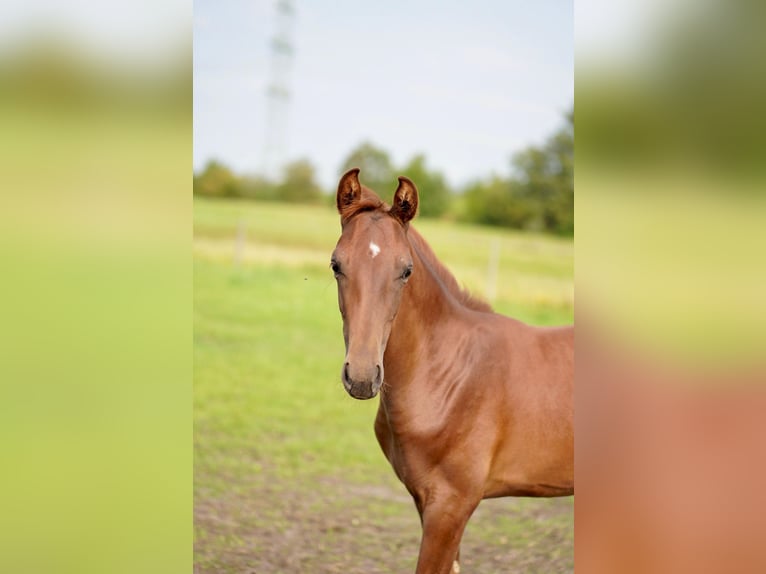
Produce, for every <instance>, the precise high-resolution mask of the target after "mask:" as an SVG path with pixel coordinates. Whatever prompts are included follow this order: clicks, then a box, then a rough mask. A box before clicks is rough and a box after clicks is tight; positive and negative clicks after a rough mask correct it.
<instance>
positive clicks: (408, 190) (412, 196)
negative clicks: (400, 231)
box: [390, 177, 418, 225]
mask: <svg viewBox="0 0 766 574" xmlns="http://www.w3.org/2000/svg"><path fill="white" fill-rule="evenodd" d="M417 211H418V189H417V188H416V187H415V184H414V183H412V182H411V181H410V180H409V179H407V178H406V177H400V178H399V187H397V188H396V193H394V203H393V205H392V206H391V212H390V213H391V215H393V216H394V217H395V218H396V219H398V220H399V221H401V222H402V223H403V224H405V225H406V224H407V223H409V221H410V220H411V219H412V218H413V217H415V213H417Z"/></svg>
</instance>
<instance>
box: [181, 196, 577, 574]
mask: <svg viewBox="0 0 766 574" xmlns="http://www.w3.org/2000/svg"><path fill="white" fill-rule="evenodd" d="M415 225H416V227H417V228H418V229H419V231H421V233H422V234H423V235H424V236H425V238H426V239H427V240H428V241H429V242H430V244H431V245H432V247H433V248H434V250H435V252H436V253H437V255H438V256H439V257H440V258H441V259H442V261H444V262H445V263H446V264H447V265H448V267H449V268H450V269H451V270H452V271H453V272H454V273H455V275H456V277H457V278H458V280H459V281H460V282H462V283H464V284H465V285H466V286H467V287H468V288H470V289H471V290H472V291H473V292H474V293H476V294H478V295H484V293H485V289H486V288H487V262H488V257H489V253H490V249H491V247H490V246H491V245H492V244H493V242H495V244H496V245H498V246H499V270H498V273H497V277H498V280H497V286H496V293H497V299H496V301H495V302H494V304H495V308H496V309H497V310H498V311H501V312H503V313H506V314H510V315H513V316H515V317H517V318H519V319H522V320H524V321H527V322H530V323H535V324H561V323H568V322H571V321H572V316H573V310H572V301H573V288H572V274H573V262H572V243H571V241H566V240H558V239H552V238H549V237H544V236H534V235H528V234H517V233H511V232H506V231H498V230H493V229H485V228H478V227H469V226H458V225H454V224H448V223H443V222H432V221H416V222H415ZM338 235H339V223H338V219H337V216H336V215H335V213H334V212H333V211H332V210H330V209H328V208H323V207H304V206H286V205H280V204H266V203H252V202H237V201H211V200H199V199H196V200H195V206H194V291H195V293H194V300H195V308H194V366H195V376H194V417H195V427H194V441H195V445H194V446H195V463H194V464H195V480H194V482H195V570H196V571H197V572H200V573H202V572H205V573H207V572H211V573H212V572H258V573H292V572H347V573H355V572H359V573H374V572H380V573H386V572H407V571H411V570H414V564H415V560H416V556H417V546H418V541H419V535H420V525H419V521H418V518H417V513H416V511H415V509H414V505H413V504H412V502H411V500H410V498H409V495H408V494H407V493H406V491H405V489H404V487H403V486H402V485H401V484H400V483H398V481H397V480H396V478H395V477H394V475H393V472H392V471H391V469H390V467H388V463H387V462H386V461H385V459H384V457H383V455H382V453H381V452H380V449H379V447H378V445H377V443H376V441H375V438H374V435H373V432H372V422H373V419H374V414H375V409H376V408H377V401H376V400H374V401H366V402H360V401H355V400H353V399H351V398H350V397H349V396H348V395H347V394H346V393H345V391H344V390H343V388H342V386H341V384H340V380H339V371H340V366H341V362H342V359H343V354H344V348H343V338H342V334H341V321H340V316H339V313H338V310H337V299H336V291H335V283H334V279H333V278H332V274H331V272H330V270H329V268H328V264H329V256H330V253H331V252H332V249H333V246H334V245H335V241H336V240H337V238H338ZM572 537H573V532H572V501H571V499H553V500H532V499H502V500H493V501H485V502H484V503H482V505H481V506H480V508H479V509H478V510H477V513H476V514H475V515H474V518H473V519H472V521H471V523H470V524H469V527H468V530H467V532H466V536H465V539H464V543H463V546H462V548H463V550H462V552H463V556H464V558H463V562H464V566H465V571H468V572H507V571H511V570H513V571H520V572H540V573H543V572H545V573H550V572H571V571H572V568H573V548H572Z"/></svg>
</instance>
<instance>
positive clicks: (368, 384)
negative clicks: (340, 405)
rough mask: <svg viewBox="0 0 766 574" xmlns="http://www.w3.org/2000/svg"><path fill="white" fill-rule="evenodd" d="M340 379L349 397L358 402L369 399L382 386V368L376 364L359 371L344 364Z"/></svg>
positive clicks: (348, 364)
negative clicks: (358, 400)
mask: <svg viewBox="0 0 766 574" xmlns="http://www.w3.org/2000/svg"><path fill="white" fill-rule="evenodd" d="M340 378H341V381H343V387H344V388H345V389H346V392H348V394H349V395H351V396H352V397H354V398H355V399H360V400H366V399H371V398H373V397H374V396H375V395H377V394H378V391H379V390H380V386H381V385H382V384H383V367H382V366H381V365H380V364H376V365H374V366H373V367H372V368H366V369H359V368H355V366H352V365H351V364H350V363H345V364H344V365H343V371H342V373H341V376H340Z"/></svg>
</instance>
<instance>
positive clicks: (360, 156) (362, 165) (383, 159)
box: [340, 142, 396, 198]
mask: <svg viewBox="0 0 766 574" xmlns="http://www.w3.org/2000/svg"><path fill="white" fill-rule="evenodd" d="M352 167H358V168H359V169H361V173H360V175H359V179H360V180H361V182H362V183H363V184H364V185H366V186H367V187H369V188H370V189H372V190H373V191H375V192H376V193H377V194H379V195H381V197H384V198H385V197H386V195H387V193H389V192H390V193H393V191H394V189H396V173H395V171H394V167H393V165H392V163H391V157H390V156H389V155H388V152H386V151H385V150H383V149H381V148H379V147H376V146H375V145H373V144H372V143H370V142H363V143H361V144H360V145H358V146H357V147H356V148H354V149H353V150H352V151H351V153H350V154H349V155H348V157H347V158H346V159H345V161H344V162H343V165H342V166H341V170H340V171H341V173H345V172H346V171H348V170H349V169H351V168H352Z"/></svg>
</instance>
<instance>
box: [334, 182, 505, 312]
mask: <svg viewBox="0 0 766 574" xmlns="http://www.w3.org/2000/svg"><path fill="white" fill-rule="evenodd" d="M390 210H391V206H390V205H388V204H387V203H386V202H384V201H383V200H382V199H380V198H379V197H378V196H377V194H376V193H375V192H374V191H372V190H371V189H370V188H368V187H365V186H362V194H361V197H360V198H359V199H358V200H357V201H355V202H354V203H353V204H351V205H347V206H343V212H342V214H341V223H342V224H343V225H345V224H346V223H347V222H348V221H349V220H350V219H351V218H353V217H354V216H355V215H358V214H360V213H363V212H369V211H376V212H379V213H381V214H388V213H389V211H390ZM407 236H408V238H409V240H410V244H411V245H412V246H413V248H414V249H416V250H417V252H418V255H419V256H420V257H421V259H423V261H424V262H425V263H426V264H427V265H428V266H429V267H430V268H431V270H432V271H433V273H434V275H436V277H437V279H439V281H440V282H441V284H442V285H444V288H445V289H446V290H447V292H448V293H449V294H450V295H452V296H453V297H454V298H455V299H456V300H457V302H458V303H460V304H461V305H463V306H464V307H466V308H468V309H471V310H473V311H482V312H485V313H492V312H493V311H492V307H491V306H490V304H489V303H487V302H486V301H483V300H482V299H479V298H478V297H474V296H473V295H471V293H470V292H469V291H468V290H467V289H464V288H462V287H461V286H460V285H459V284H458V282H457V279H455V276H454V275H452V273H450V271H449V269H447V268H446V267H445V266H444V264H443V263H442V262H441V261H439V259H438V258H437V257H436V254H435V253H434V252H433V249H431V246H430V245H428V243H427V242H426V240H425V239H423V236H422V235H420V233H418V232H417V231H416V230H415V229H414V228H413V227H412V226H408V230H407Z"/></svg>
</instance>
